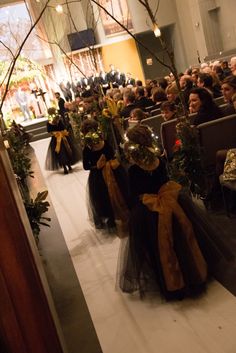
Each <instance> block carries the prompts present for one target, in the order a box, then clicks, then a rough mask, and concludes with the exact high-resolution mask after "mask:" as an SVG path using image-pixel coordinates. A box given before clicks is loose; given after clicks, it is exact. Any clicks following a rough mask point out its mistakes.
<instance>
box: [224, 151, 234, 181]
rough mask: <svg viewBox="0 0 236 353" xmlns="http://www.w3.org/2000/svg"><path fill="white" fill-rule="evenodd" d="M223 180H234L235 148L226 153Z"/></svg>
mask: <svg viewBox="0 0 236 353" xmlns="http://www.w3.org/2000/svg"><path fill="white" fill-rule="evenodd" d="M223 180H224V181H233V180H236V148H232V149H229V150H228V151H227V155H226V159H225V164H224V172H223Z"/></svg>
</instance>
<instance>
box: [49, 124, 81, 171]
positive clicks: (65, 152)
mask: <svg viewBox="0 0 236 353" xmlns="http://www.w3.org/2000/svg"><path fill="white" fill-rule="evenodd" d="M47 131H48V132H49V133H51V134H52V137H51V141H50V144H49V146H48V151H47V156H46V161H45V169H46V170H57V169H59V168H62V167H64V168H65V166H71V165H73V164H75V163H77V162H78V161H79V160H80V159H81V154H80V152H79V148H77V146H76V145H75V143H74V141H73V136H72V135H71V133H70V132H68V131H67V130H66V129H65V125H64V124H63V122H62V121H61V120H59V122H58V124H52V123H49V122H48V123H47ZM62 131H67V132H68V136H65V139H63V138H62V139H61V143H60V149H59V151H58V152H57V151H56V146H57V137H56V136H55V133H56V132H62Z"/></svg>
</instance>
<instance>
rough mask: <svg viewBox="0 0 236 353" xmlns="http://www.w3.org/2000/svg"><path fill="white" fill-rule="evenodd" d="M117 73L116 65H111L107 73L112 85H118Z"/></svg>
mask: <svg viewBox="0 0 236 353" xmlns="http://www.w3.org/2000/svg"><path fill="white" fill-rule="evenodd" d="M116 73H117V71H116V70H115V67H114V65H110V71H109V72H108V73H107V79H108V82H109V84H110V85H111V86H112V87H113V85H115V86H116Z"/></svg>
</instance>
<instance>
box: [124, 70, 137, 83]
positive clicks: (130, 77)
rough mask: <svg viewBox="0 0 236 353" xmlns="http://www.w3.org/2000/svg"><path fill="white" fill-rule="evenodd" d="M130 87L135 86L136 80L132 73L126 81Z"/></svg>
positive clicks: (128, 73)
mask: <svg viewBox="0 0 236 353" xmlns="http://www.w3.org/2000/svg"><path fill="white" fill-rule="evenodd" d="M128 85H132V86H134V85H135V79H134V78H133V77H132V75H131V73H130V72H127V74H126V80H125V86H128Z"/></svg>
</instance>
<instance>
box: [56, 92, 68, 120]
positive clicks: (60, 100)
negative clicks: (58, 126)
mask: <svg viewBox="0 0 236 353" xmlns="http://www.w3.org/2000/svg"><path fill="white" fill-rule="evenodd" d="M55 97H56V99H57V102H58V112H59V114H60V115H61V117H62V118H63V119H64V116H65V113H66V112H67V109H66V108H65V100H64V99H63V98H62V97H61V95H60V93H59V92H56V93H55Z"/></svg>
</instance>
